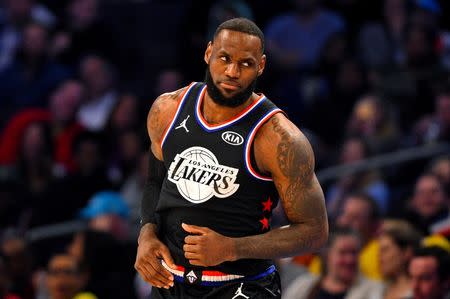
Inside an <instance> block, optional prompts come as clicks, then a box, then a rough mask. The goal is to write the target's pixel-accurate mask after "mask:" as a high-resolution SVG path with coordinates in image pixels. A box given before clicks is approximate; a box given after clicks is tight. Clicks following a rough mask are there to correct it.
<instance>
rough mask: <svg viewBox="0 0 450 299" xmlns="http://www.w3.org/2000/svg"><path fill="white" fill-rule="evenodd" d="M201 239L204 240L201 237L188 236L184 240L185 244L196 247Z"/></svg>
mask: <svg viewBox="0 0 450 299" xmlns="http://www.w3.org/2000/svg"><path fill="white" fill-rule="evenodd" d="M201 238H202V237H201V236H187V237H186V238H184V243H185V244H190V245H196V244H198V243H199V242H200V240H201Z"/></svg>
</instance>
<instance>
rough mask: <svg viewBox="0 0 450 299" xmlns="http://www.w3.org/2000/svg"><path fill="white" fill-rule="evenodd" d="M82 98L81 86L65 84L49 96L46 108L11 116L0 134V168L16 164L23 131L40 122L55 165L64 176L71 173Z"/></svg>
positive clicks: (78, 84) (74, 82)
mask: <svg viewBox="0 0 450 299" xmlns="http://www.w3.org/2000/svg"><path fill="white" fill-rule="evenodd" d="M83 94H84V87H83V86H82V85H81V83H80V82H78V81H75V80H67V81H65V82H64V83H62V84H61V85H60V86H59V87H58V88H57V89H56V90H55V91H54V92H53V93H52V94H51V95H50V99H49V106H50V107H49V108H46V109H44V108H28V109H24V110H22V111H20V112H18V113H17V114H16V115H14V116H13V117H12V118H11V120H10V121H9V122H8V124H7V125H6V127H5V129H4V131H3V132H2V133H1V134H0V144H2V146H1V147H0V164H4V165H10V164H12V163H15V162H16V161H17V154H18V152H19V149H18V148H19V141H20V140H21V136H22V135H23V132H24V130H25V129H26V127H27V126H28V125H30V123H33V122H42V123H46V124H48V125H49V127H50V130H51V135H52V148H53V149H54V152H53V154H54V155H53V157H54V160H55V163H57V165H58V166H59V167H61V168H62V172H63V173H65V172H66V171H73V170H74V167H75V165H74V161H73V154H72V143H73V140H74V138H75V137H76V136H77V135H78V134H79V133H80V132H81V131H82V130H83V128H82V127H81V125H80V124H78V123H77V122H76V120H75V115H76V111H77V110H78V107H79V105H80V103H81V100H82V98H83Z"/></svg>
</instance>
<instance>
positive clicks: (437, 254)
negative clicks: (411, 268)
mask: <svg viewBox="0 0 450 299" xmlns="http://www.w3.org/2000/svg"><path fill="white" fill-rule="evenodd" d="M415 257H434V258H435V259H436V262H437V265H438V269H437V271H438V275H439V279H440V280H441V281H445V280H447V279H449V278H450V254H449V253H448V252H447V251H446V250H445V249H442V248H441V247H438V246H425V247H419V248H417V249H416V250H415V252H414V256H413V259H414V258H415Z"/></svg>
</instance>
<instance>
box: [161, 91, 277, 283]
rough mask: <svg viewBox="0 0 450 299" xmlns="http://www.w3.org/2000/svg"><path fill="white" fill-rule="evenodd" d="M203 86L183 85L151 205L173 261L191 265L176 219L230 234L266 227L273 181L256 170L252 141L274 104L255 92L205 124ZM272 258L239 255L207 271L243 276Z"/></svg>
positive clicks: (273, 196) (274, 198) (255, 231)
mask: <svg viewBox="0 0 450 299" xmlns="http://www.w3.org/2000/svg"><path fill="white" fill-rule="evenodd" d="M205 92H206V85H205V84H204V83H196V82H194V83H191V84H190V85H189V86H188V87H187V89H186V91H185V92H184V94H183V95H182V98H181V100H180V102H179V105H178V108H177V111H176V113H175V116H174V117H173V120H172V121H171V123H170V125H169V127H168V128H167V130H166V132H165V133H164V134H163V138H162V142H161V147H162V151H163V157H164V163H165V166H166V168H167V170H168V171H167V176H166V178H165V180H164V182H163V186H162V189H161V194H160V199H159V202H158V205H157V208H156V214H157V218H158V228H159V233H160V237H161V239H162V240H163V242H164V243H165V244H166V245H167V246H168V247H169V249H170V251H171V253H172V255H173V257H174V259H175V263H177V264H179V265H182V266H184V267H191V268H195V267H192V265H190V263H189V261H188V260H186V259H185V257H184V252H183V244H184V238H185V237H186V236H187V233H186V232H185V231H184V230H183V228H182V227H181V223H182V222H184V223H187V224H193V225H198V226H205V227H208V228H210V229H212V230H214V231H216V232H218V233H220V234H223V235H225V236H229V237H243V236H250V235H257V234H261V233H265V232H267V231H268V230H269V229H270V227H269V226H270V217H271V215H272V209H273V208H274V207H275V206H276V204H277V202H278V196H277V192H276V189H275V186H274V184H273V181H272V179H271V178H270V177H266V176H264V175H261V174H259V173H258V172H257V171H255V161H254V156H253V148H252V144H253V139H254V137H255V134H256V132H257V130H258V129H259V128H260V126H261V125H262V124H264V123H265V122H266V121H267V120H268V119H269V118H270V117H271V116H273V115H274V114H276V113H278V112H281V110H280V109H278V108H277V107H276V106H275V105H274V104H273V103H272V102H271V101H269V100H268V99H267V98H266V97H265V96H264V95H260V97H259V98H258V99H257V100H255V101H254V102H253V103H252V104H251V105H249V106H248V107H247V108H246V109H245V110H244V111H242V112H241V113H240V114H239V115H237V116H236V117H234V118H233V119H231V120H229V121H227V122H225V123H222V124H218V125H210V124H208V123H207V121H206V120H205V119H204V118H203V116H202V113H201V107H202V106H201V105H202V101H203V99H204V95H205ZM271 264H272V262H271V261H268V260H255V259H253V260H238V261H236V262H227V263H223V264H221V265H218V266H216V267H213V268H212V269H214V270H218V271H222V272H225V273H232V274H241V275H250V274H255V273H258V272H261V271H264V270H265V269H266V268H267V267H268V266H270V265H271Z"/></svg>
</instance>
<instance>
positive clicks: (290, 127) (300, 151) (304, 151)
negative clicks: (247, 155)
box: [255, 113, 314, 177]
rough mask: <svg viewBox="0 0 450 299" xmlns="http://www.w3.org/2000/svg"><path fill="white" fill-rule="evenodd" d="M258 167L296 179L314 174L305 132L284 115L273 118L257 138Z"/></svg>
mask: <svg viewBox="0 0 450 299" xmlns="http://www.w3.org/2000/svg"><path fill="white" fill-rule="evenodd" d="M255 156H256V160H257V163H258V167H259V168H260V169H261V170H264V171H265V172H267V173H271V174H272V175H282V176H285V177H291V176H296V175H298V173H299V170H300V169H302V170H303V173H304V174H305V175H310V174H311V172H313V171H314V154H313V151H312V148H311V145H310V143H309V141H308V139H307V138H306V136H305V135H304V134H303V133H302V132H301V130H300V129H299V128H298V127H297V126H296V125H295V124H293V123H292V122H291V121H290V120H289V119H288V118H287V117H286V116H285V115H284V114H282V113H277V114H275V115H273V116H272V117H271V118H270V119H269V120H268V121H267V122H266V123H265V124H264V125H263V126H262V127H261V129H260V130H259V131H258V133H257V135H256V138H255Z"/></svg>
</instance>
